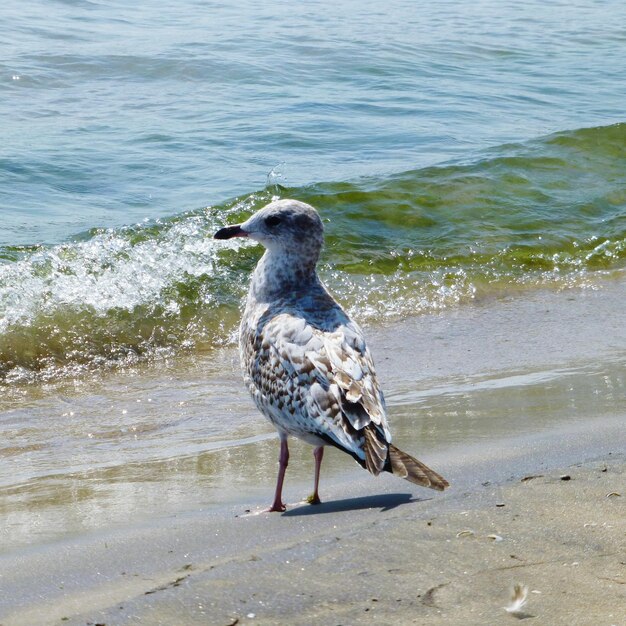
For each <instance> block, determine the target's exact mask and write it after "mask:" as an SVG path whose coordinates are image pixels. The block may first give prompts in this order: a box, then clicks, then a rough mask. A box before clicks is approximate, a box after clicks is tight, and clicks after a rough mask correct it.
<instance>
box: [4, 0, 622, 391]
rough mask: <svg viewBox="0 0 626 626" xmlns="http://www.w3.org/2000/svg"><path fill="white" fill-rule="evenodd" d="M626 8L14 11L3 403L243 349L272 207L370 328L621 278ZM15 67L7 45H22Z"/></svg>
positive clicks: (199, 5) (213, 6)
mask: <svg viewBox="0 0 626 626" xmlns="http://www.w3.org/2000/svg"><path fill="white" fill-rule="evenodd" d="M625 18H626V6H625V5H624V3H623V2H617V1H615V2H611V1H608V2H607V1H602V2H593V1H585V2H576V3H574V4H573V5H572V4H571V3H569V2H568V3H559V2H557V3H544V2H527V3H514V2H495V1H494V2H489V1H485V2H479V3H474V4H472V6H471V7H469V6H468V5H467V3H464V2H443V3H436V5H433V6H415V3H412V2H402V1H392V2H390V3H387V4H386V5H385V6H384V8H381V6H380V5H379V3H374V2H358V3H357V2H349V1H347V2H339V3H326V2H322V3H315V5H314V6H312V5H311V6H309V5H308V4H302V3H299V4H297V5H296V6H294V5H293V3H286V2H277V3H269V4H268V3H266V4H264V5H261V6H259V5H258V3H245V2H244V3H237V4H236V5H233V6H230V5H228V4H222V3H214V2H191V1H185V2H182V3H177V4H176V5H175V6H172V7H166V6H164V5H163V3H160V2H146V3H139V4H138V5H136V6H129V5H128V3H118V2H108V1H107V2H89V1H86V0H80V1H78V0H77V1H57V2H53V3H49V2H43V1H40V2H37V1H35V2H31V3H28V4H27V5H24V3H18V2H13V1H9V2H7V3H4V4H3V8H2V20H0V21H1V23H2V26H1V27H0V37H1V38H2V40H3V41H4V42H5V44H7V46H6V48H5V50H6V52H7V54H5V56H4V57H3V60H2V63H1V64H0V92H1V94H2V97H1V98H0V116H1V118H2V119H3V120H4V123H3V125H2V130H1V131H0V132H1V134H2V144H1V148H0V212H1V215H2V223H1V224H2V225H1V227H0V261H1V264H0V380H2V381H3V382H4V383H7V382H8V383H22V382H36V381H40V380H49V379H51V378H56V377H60V376H69V377H74V376H77V375H81V374H83V373H84V372H85V371H93V370H94V369H96V370H97V369H101V368H110V367H115V366H116V365H118V364H128V363H132V362H135V361H137V360H142V359H144V358H153V357H158V356H164V355H165V356H168V357H169V356H172V355H174V354H176V353H178V352H179V351H181V350H183V351H189V350H191V351H194V350H200V351H201V350H205V349H210V348H211V346H214V345H218V344H221V343H224V342H225V341H232V339H233V330H234V328H235V325H236V317H237V314H238V307H239V305H240V302H241V299H242V297H243V296H244V294H245V283H246V277H247V274H248V273H249V271H250V269H251V268H252V267H253V265H254V263H255V260H256V258H257V257H258V254H259V251H258V250H257V249H252V248H247V247H246V248H245V249H241V250H240V249H239V246H238V245H234V246H226V249H225V246H224V245H223V244H216V243H214V242H213V241H211V239H210V236H211V234H212V232H213V231H215V230H216V229H217V228H218V227H220V226H222V225H223V224H224V223H227V222H233V221H238V220H242V219H244V218H245V217H246V216H247V215H248V214H249V213H250V211H252V210H254V209H256V208H258V207H260V206H262V205H263V204H264V203H265V202H267V201H269V200H270V199H271V198H272V197H288V196H292V197H296V198H299V199H301V200H305V201H309V202H311V203H313V204H314V205H315V206H317V207H318V208H319V210H320V211H321V212H322V215H323V217H324V219H325V220H326V221H327V235H328V245H327V248H326V252H325V255H324V259H323V267H322V273H323V275H324V278H325V279H326V281H327V282H328V284H329V286H330V288H331V289H332V290H333V291H334V292H335V293H336V294H337V295H338V297H339V298H340V299H341V300H342V302H344V303H345V305H346V306H347V307H348V308H349V309H350V310H351V312H352V313H353V314H355V315H356V316H357V317H359V319H361V320H364V319H367V320H372V319H373V320H376V319H385V318H388V317H390V316H398V315H399V316H403V315H411V314H415V313H420V312H422V311H427V310H432V309H437V308H442V307H448V306H456V305H459V304H462V303H464V302H468V301H470V300H472V299H473V298H475V297H479V296H480V295H481V294H484V293H493V292H497V291H498V290H502V289H507V288H511V287H512V286H514V287H518V286H521V285H524V286H531V287H532V286H536V285H537V284H545V283H559V284H567V283H570V282H575V281H580V280H581V279H582V280H588V279H589V278H590V277H591V276H592V275H593V273H594V272H597V271H607V270H611V269H614V268H619V267H622V266H623V261H624V257H625V255H626V217H625V215H626V208H625V207H626V192H625V191H624V190H625V186H626V125H625V124H624V122H626V119H625V117H626V113H625V111H624V97H623V96H624V94H623V88H622V86H623V80H622V78H623V76H624V75H626V28H625V27H624V24H625V23H626V19H625ZM9 42H10V45H9Z"/></svg>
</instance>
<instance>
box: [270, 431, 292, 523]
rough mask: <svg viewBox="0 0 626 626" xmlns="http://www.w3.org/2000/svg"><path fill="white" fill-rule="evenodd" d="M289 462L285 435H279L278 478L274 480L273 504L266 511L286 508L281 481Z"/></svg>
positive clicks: (280, 510) (283, 478)
mask: <svg viewBox="0 0 626 626" xmlns="http://www.w3.org/2000/svg"><path fill="white" fill-rule="evenodd" d="M288 464H289V448H288V447H287V435H285V436H283V435H281V436H280V457H279V458H278V480H277V481H276V493H275V494H274V504H272V506H271V507H270V508H269V509H268V512H269V513H271V512H272V511H279V512H282V511H284V510H286V508H287V507H286V506H285V505H284V504H283V481H284V480H285V470H286V469H287V465H288Z"/></svg>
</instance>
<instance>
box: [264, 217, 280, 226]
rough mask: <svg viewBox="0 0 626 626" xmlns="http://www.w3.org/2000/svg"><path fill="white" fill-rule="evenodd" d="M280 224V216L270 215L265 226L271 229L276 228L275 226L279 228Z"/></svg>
mask: <svg viewBox="0 0 626 626" xmlns="http://www.w3.org/2000/svg"><path fill="white" fill-rule="evenodd" d="M279 224H280V217H278V215H270V216H269V217H266V218H265V225H266V226H269V227H270V228H274V226H278V225H279Z"/></svg>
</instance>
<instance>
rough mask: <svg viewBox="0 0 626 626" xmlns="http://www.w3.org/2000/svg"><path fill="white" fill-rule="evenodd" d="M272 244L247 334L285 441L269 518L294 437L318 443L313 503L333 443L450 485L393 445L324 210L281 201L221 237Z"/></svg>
mask: <svg viewBox="0 0 626 626" xmlns="http://www.w3.org/2000/svg"><path fill="white" fill-rule="evenodd" d="M233 237H246V238H248V239H252V240H253V241H256V242H258V243H260V244H262V245H263V246H264V247H265V253H264V254H263V256H262V257H261V259H260V260H259V262H258V264H257V266H256V268H255V270H254V273H253V274H252V280H251V281H250V288H249V291H248V298H247V302H246V306H245V310H244V313H243V316H242V319H241V325H240V329H239V354H240V358H241V366H242V370H243V377H244V382H245V384H246V385H247V387H248V389H249V390H250V393H251V394H252V398H253V400H254V402H255V404H256V406H257V407H258V409H259V410H260V411H261V413H262V414H263V415H265V417H267V419H269V421H270V422H271V423H272V424H273V425H274V427H275V428H276V430H277V431H278V435H279V437H280V457H279V471H278V480H277V483H276V492H275V495H274V502H273V503H272V506H271V507H270V509H269V511H285V509H286V507H285V504H284V503H283V500H282V489H283V481H284V478H285V470H286V469H287V464H288V461H289V448H288V444H287V439H288V437H289V436H290V435H292V436H294V437H298V438H299V439H302V440H304V441H306V442H307V443H309V444H312V445H313V446H315V449H314V452H313V456H314V458H315V477H314V490H313V494H312V495H311V496H309V498H308V501H309V502H310V503H311V504H318V503H319V502H321V500H320V497H319V479H320V468H321V465H322V457H323V454H324V446H327V445H331V446H334V447H335V448H339V449H340V450H343V451H344V452H347V453H348V454H349V455H350V456H352V457H353V458H354V459H355V460H356V462H357V463H359V465H361V466H362V467H364V468H365V469H367V470H368V471H369V472H371V473H372V474H374V475H375V476H377V475H378V474H380V473H381V472H391V473H392V474H395V475H396V476H399V477H401V478H404V479H406V480H408V481H410V482H412V483H415V484H416V485H421V486H423V487H430V488H431V489H436V490H438V491H442V490H443V489H445V488H446V487H448V486H449V484H448V482H447V481H446V480H445V479H444V478H442V477H441V476H440V475H439V474H437V472H435V471H433V470H432V469H430V468H429V467H427V466H426V465H424V464H423V463H421V462H420V461H418V460H417V459H414V458H413V457H412V456H410V455H408V454H406V453H405V452H402V451H401V450H399V449H398V448H396V446H394V445H393V444H392V443H391V433H390V432H389V425H388V423H387V415H386V410H385V399H384V397H383V392H382V391H381V389H380V387H379V385H378V381H377V379H376V372H375V370H374V362H373V360H372V356H371V354H370V351H369V349H368V348H367V345H366V343H365V339H364V336H363V332H362V331H361V329H360V328H359V326H358V325H357V324H356V323H355V322H354V321H353V320H351V319H350V317H349V316H348V314H347V313H346V312H345V311H344V310H343V308H342V307H341V306H340V305H339V304H338V303H337V302H336V300H335V299H334V298H333V297H332V296H331V295H330V293H329V292H328V291H327V290H326V287H325V286H324V285H323V283H322V281H321V280H320V279H319V277H318V275H317V271H316V265H317V262H318V259H319V256H320V251H321V249H322V245H323V243H324V227H323V225H322V220H321V219H320V216H319V214H318V212H317V211H316V210H315V209H314V208H313V207H312V206H310V205H308V204H305V203H304V202H299V201H297V200H286V199H285V200H276V201H274V202H271V203H270V204H268V205H266V206H265V207H263V208H262V209H260V210H259V211H257V212H256V213H255V214H254V215H252V217H250V218H249V219H248V220H246V221H245V222H243V223H242V224H237V225H234V226H226V227H225V228H222V229H221V230H219V231H217V232H216V233H215V235H214V238H215V239H232V238H233Z"/></svg>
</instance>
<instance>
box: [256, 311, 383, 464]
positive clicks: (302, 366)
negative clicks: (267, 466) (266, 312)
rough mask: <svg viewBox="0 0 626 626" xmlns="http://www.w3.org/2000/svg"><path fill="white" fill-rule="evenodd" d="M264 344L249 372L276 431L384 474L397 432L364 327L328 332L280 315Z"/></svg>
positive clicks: (265, 331)
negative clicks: (321, 442) (328, 445)
mask: <svg viewBox="0 0 626 626" xmlns="http://www.w3.org/2000/svg"><path fill="white" fill-rule="evenodd" d="M257 343H258V345H257V346H255V350H254V352H255V358H254V360H253V363H252V367H251V368H250V372H249V375H250V379H251V381H252V382H253V384H254V386H255V387H256V389H257V394H260V396H262V398H261V403H259V401H258V400H257V404H258V405H259V406H260V408H262V407H265V408H262V410H263V412H264V413H266V415H268V417H269V418H270V419H271V420H272V421H273V422H274V423H275V424H276V426H278V427H279V428H282V429H284V430H286V431H287V432H290V433H292V434H294V435H296V436H303V435H304V434H306V433H303V432H302V431H303V429H305V430H306V431H308V433H310V434H312V435H317V436H319V437H321V438H323V439H325V440H329V439H330V441H332V442H333V443H334V444H335V445H337V446H338V447H340V448H343V449H344V450H346V451H347V452H349V453H350V454H352V455H353V456H355V457H356V458H357V459H359V460H361V461H362V462H363V463H364V465H365V466H366V467H367V468H368V469H369V470H370V471H371V472H372V473H374V474H378V473H380V472H381V471H382V470H383V468H384V465H385V463H386V460H387V450H388V447H389V442H390V441H391V435H390V433H389V428H388V425H387V418H386V414H385V404H384V398H383V395H382V393H381V391H380V389H379V387H378V383H377V381H376V373H375V370H374V365H373V362H372V358H371V356H370V353H369V351H368V349H367V346H366V344H365V341H364V339H363V336H362V334H361V331H360V329H359V328H358V326H356V324H353V323H352V322H349V321H348V323H346V324H340V325H337V326H336V327H335V328H334V330H333V331H331V332H328V331H323V330H320V329H318V328H315V327H314V326H313V325H311V324H309V323H308V322H307V321H306V320H305V319H304V318H302V317H299V316H297V315H293V314H290V313H281V314H279V315H276V316H274V317H272V318H271V319H269V320H267V322H266V323H265V324H264V325H263V328H262V329H261V332H260V333H258V339H257ZM253 395H254V393H253Z"/></svg>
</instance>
